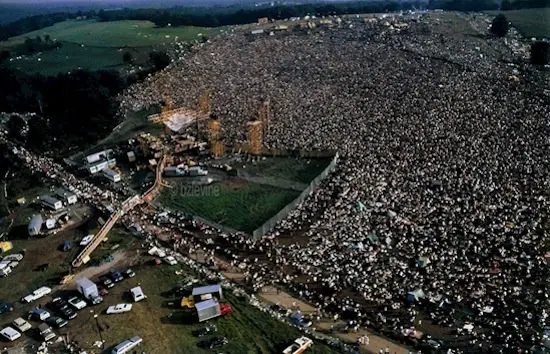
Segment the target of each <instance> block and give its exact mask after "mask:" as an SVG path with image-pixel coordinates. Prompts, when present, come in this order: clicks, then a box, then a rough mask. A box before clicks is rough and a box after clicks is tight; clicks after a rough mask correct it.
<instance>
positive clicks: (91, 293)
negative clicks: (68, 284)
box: [76, 278, 103, 305]
mask: <svg viewBox="0 0 550 354" xmlns="http://www.w3.org/2000/svg"><path fill="white" fill-rule="evenodd" d="M76 290H78V292H79V293H81V294H82V296H84V298H86V299H87V300H88V301H90V302H91V303H92V304H94V305H96V304H99V303H101V302H102V301H103V298H102V297H101V296H100V295H99V289H98V288H97V285H96V284H95V283H94V282H93V281H91V280H90V279H88V278H80V279H78V280H77V281H76Z"/></svg>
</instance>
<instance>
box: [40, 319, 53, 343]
mask: <svg viewBox="0 0 550 354" xmlns="http://www.w3.org/2000/svg"><path fill="white" fill-rule="evenodd" d="M38 333H40V335H41V336H42V338H44V340H45V341H49V340H51V339H53V338H55V333H54V332H53V330H52V328H51V327H50V326H48V325H47V324H46V323H41V324H39V325H38Z"/></svg>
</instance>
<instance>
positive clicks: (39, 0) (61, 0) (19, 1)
mask: <svg viewBox="0 0 550 354" xmlns="http://www.w3.org/2000/svg"><path fill="white" fill-rule="evenodd" d="M158 1H159V4H161V3H162V0H158ZM133 2H140V1H139V0H137V1H136V0H92V1H90V0H0V4H13V5H23V4H71V3H73V4H75V3H76V4H79V5H80V4H82V3H88V4H89V3H116V4H123V3H133ZM181 2H182V3H185V0H182V1H181Z"/></svg>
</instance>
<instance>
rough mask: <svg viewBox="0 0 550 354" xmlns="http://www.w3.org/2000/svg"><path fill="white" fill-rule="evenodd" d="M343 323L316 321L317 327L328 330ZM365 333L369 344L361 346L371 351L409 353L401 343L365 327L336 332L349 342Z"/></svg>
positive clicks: (374, 353) (375, 353) (393, 353)
mask: <svg viewBox="0 0 550 354" xmlns="http://www.w3.org/2000/svg"><path fill="white" fill-rule="evenodd" d="M343 323H344V322H342V321H322V322H318V323H316V324H315V328H317V329H322V330H325V331H328V330H330V328H331V326H335V325H339V324H343ZM364 335H366V336H367V337H368V338H369V344H368V345H362V346H361V348H362V349H364V350H366V351H367V352H369V353H373V354H378V353H379V352H380V349H383V350H385V349H386V348H388V349H389V350H390V353H391V354H407V353H409V350H408V349H406V348H405V347H403V346H401V345H399V344H396V343H393V342H390V341H389V340H387V339H385V338H382V337H380V336H377V335H375V334H373V333H372V332H369V331H367V330H366V329H364V328H361V329H359V330H358V331H357V332H352V333H338V334H336V336H337V337H338V338H341V339H343V340H345V341H347V342H356V341H357V339H358V338H359V337H361V336H364Z"/></svg>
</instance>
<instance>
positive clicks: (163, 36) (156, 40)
mask: <svg viewBox="0 0 550 354" xmlns="http://www.w3.org/2000/svg"><path fill="white" fill-rule="evenodd" d="M217 31H218V30H213V29H208V28H200V27H171V28H155V26H154V24H153V23H152V22H149V21H115V22H96V21H93V20H88V21H77V20H68V21H64V22H60V23H57V24H55V25H53V26H50V27H46V28H43V29H40V30H37V31H32V32H28V33H25V34H23V35H20V36H17V37H12V38H10V39H9V40H7V41H4V42H0V49H6V50H10V51H16V50H17V47H18V46H19V45H21V44H22V43H23V42H24V41H25V39H26V38H34V37H36V36H41V37H44V36H45V35H49V36H50V37H51V38H52V40H57V41H59V42H61V44H62V47H61V48H59V49H55V50H49V51H45V52H42V53H35V54H32V55H26V56H24V57H23V58H21V59H14V60H12V61H11V62H8V65H9V66H10V67H13V68H17V69H19V70H22V71H25V72H29V73H33V72H39V73H43V74H56V73H58V72H68V71H71V70H75V69H77V68H83V69H89V70H98V69H117V68H122V67H125V64H124V62H123V60H122V56H123V53H124V52H130V53H131V54H132V56H133V57H134V60H135V64H138V65H139V64H141V63H145V61H146V60H147V58H148V53H149V52H150V51H151V50H153V49H159V48H160V49H162V48H165V47H167V46H169V45H172V44H173V43H175V42H185V41H192V40H195V39H198V38H199V37H198V34H199V33H202V34H204V35H212V34H215V33H217ZM12 59H13V56H12Z"/></svg>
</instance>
